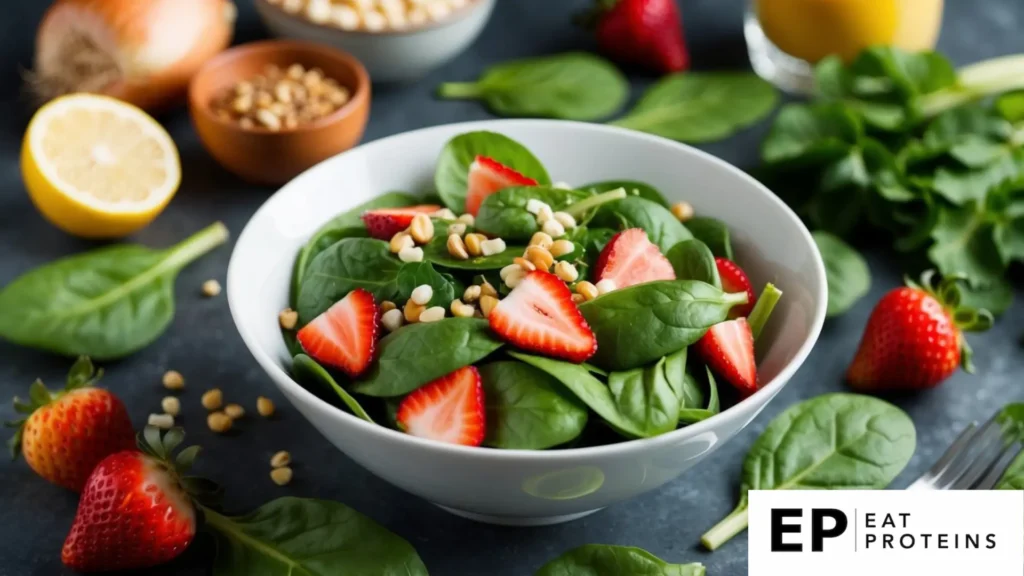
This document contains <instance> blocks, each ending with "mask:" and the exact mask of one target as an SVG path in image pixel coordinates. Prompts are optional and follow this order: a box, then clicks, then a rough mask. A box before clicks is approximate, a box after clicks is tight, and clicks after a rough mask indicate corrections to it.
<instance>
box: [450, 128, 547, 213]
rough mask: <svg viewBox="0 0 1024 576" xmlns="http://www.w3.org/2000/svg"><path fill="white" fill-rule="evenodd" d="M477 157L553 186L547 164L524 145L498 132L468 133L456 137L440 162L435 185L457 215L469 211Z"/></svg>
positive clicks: (538, 182)
mask: <svg viewBox="0 0 1024 576" xmlns="http://www.w3.org/2000/svg"><path fill="white" fill-rule="evenodd" d="M477 156H487V157H488V158H491V159H493V160H496V161H498V162H501V163H502V164H504V165H505V166H508V167H509V168H512V169H513V170H516V171H518V172H519V173H520V174H522V175H524V176H527V177H529V178H533V179H534V180H536V181H537V184H539V185H541V186H547V185H550V184H551V177H550V176H548V173H547V170H545V169H544V165H543V164H541V163H540V160H537V158H536V157H534V155H533V154H531V153H530V151H529V150H527V149H526V148H525V147H523V145H522V144H520V143H518V142H516V141H515V140H513V139H511V138H509V137H507V136H503V135H501V134H498V133H495V132H482V131H481V132H467V133H466V134H461V135H459V136H456V137H455V138H452V139H451V140H450V141H449V142H448V143H447V144H445V147H444V149H443V150H441V157H440V158H438V160H437V171H436V172H435V173H434V184H435V185H436V186H437V193H438V194H439V195H440V196H441V199H442V200H444V203H445V206H447V207H448V208H450V209H451V210H452V211H453V212H455V213H456V214H461V213H463V212H465V211H466V190H467V188H468V186H469V184H468V180H469V166H470V165H471V164H473V160H474V159H475V158H476V157H477Z"/></svg>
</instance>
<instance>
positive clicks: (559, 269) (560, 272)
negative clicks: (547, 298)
mask: <svg viewBox="0 0 1024 576" xmlns="http://www.w3.org/2000/svg"><path fill="white" fill-rule="evenodd" d="M555 276H558V279H559V280H561V281H562V282H575V281H576V279H577V278H579V277H580V273H579V272H578V271H577V270H576V267H575V266H573V265H572V264H570V263H569V262H566V261H564V260H562V261H560V262H559V263H558V264H555Z"/></svg>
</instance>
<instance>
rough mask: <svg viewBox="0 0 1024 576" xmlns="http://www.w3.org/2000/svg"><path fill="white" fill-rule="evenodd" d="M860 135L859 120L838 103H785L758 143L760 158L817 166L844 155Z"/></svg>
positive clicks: (774, 161) (766, 161)
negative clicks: (761, 140) (763, 137)
mask: <svg viewBox="0 0 1024 576" xmlns="http://www.w3.org/2000/svg"><path fill="white" fill-rule="evenodd" d="M863 135H864V127H863V125H862V124H861V122H860V120H859V119H858V118H857V117H856V116H855V115H854V114H853V113H852V112H850V111H849V110H848V109H846V108H845V107H844V106H842V105H840V104H819V103H815V104H787V105H785V106H783V107H782V110H780V111H779V115H778V117H777V118H776V119H775V123H774V124H772V127H771V130H770V131H769V132H768V137H767V138H765V140H764V142H763V143H762V144H761V159H762V160H763V161H764V162H765V163H767V164H783V165H787V166H788V167H794V166H795V165H813V166H817V165H820V164H823V163H826V162H829V161H832V160H836V159H838V158H840V157H842V156H844V155H845V154H846V153H847V151H848V150H849V148H850V146H851V145H853V144H856V143H857V142H859V141H860V139H861V138H862V137H863Z"/></svg>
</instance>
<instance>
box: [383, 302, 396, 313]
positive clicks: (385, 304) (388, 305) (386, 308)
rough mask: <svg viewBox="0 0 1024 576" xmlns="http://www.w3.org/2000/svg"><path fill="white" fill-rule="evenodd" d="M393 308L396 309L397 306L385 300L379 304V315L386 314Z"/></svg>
mask: <svg viewBox="0 0 1024 576" xmlns="http://www.w3.org/2000/svg"><path fill="white" fill-rule="evenodd" d="M395 308H398V306H397V305H396V304H395V303H394V302H392V301H391V300H385V301H383V302H381V303H380V312H381V314H387V313H388V312H390V311H392V310H394V309H395Z"/></svg>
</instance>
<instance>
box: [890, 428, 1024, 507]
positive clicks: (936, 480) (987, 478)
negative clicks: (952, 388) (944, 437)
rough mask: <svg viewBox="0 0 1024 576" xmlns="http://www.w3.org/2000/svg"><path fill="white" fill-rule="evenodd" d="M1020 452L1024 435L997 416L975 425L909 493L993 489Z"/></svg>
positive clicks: (968, 429) (910, 488)
mask: <svg viewBox="0 0 1024 576" xmlns="http://www.w3.org/2000/svg"><path fill="white" fill-rule="evenodd" d="M1020 452H1021V433H1020V430H1019V429H1018V428H1017V426H1015V424H1014V423H1013V422H1012V421H1011V420H1009V419H1007V418H1003V417H1001V415H1000V414H996V415H995V416H993V417H992V419H991V420H989V421H988V422H986V423H985V425H984V426H982V427H980V428H979V427H978V425H977V423H975V422H972V423H971V424H970V425H969V426H967V428H966V429H965V430H964V431H963V432H962V433H960V436H959V437H958V438H957V439H956V441H955V442H953V445H952V446H950V447H949V450H946V453H945V454H943V455H942V458H939V461H938V462H936V463H935V465H934V466H932V467H931V469H929V470H928V471H927V472H925V473H924V475H923V476H921V477H920V478H918V479H917V481H916V482H914V483H913V484H911V485H910V486H909V487H908V488H907V489H908V490H991V489H992V488H994V487H995V485H996V484H997V483H998V482H999V479H1000V478H1002V476H1003V473H1004V472H1006V469H1007V468H1008V467H1009V466H1010V463H1011V462H1012V461H1013V459H1014V458H1016V457H1017V455H1018V454H1020Z"/></svg>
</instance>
